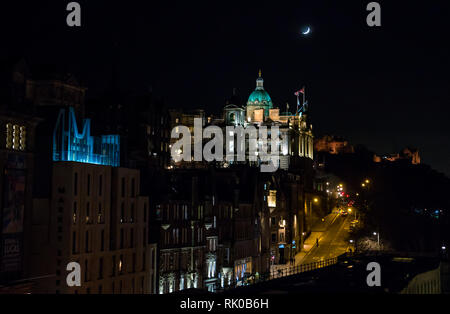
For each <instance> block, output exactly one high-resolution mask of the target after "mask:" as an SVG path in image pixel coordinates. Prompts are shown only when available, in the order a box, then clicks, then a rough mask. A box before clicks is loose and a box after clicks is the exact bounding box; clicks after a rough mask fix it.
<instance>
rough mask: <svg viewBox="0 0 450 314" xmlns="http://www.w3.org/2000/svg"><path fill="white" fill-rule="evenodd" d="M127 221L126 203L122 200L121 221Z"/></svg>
mask: <svg viewBox="0 0 450 314" xmlns="http://www.w3.org/2000/svg"><path fill="white" fill-rule="evenodd" d="M124 222H125V204H124V203H123V202H122V205H121V207H120V223H124Z"/></svg>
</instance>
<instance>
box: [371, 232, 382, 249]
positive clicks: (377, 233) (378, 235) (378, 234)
mask: <svg viewBox="0 0 450 314" xmlns="http://www.w3.org/2000/svg"><path fill="white" fill-rule="evenodd" d="M373 235H376V236H377V242H378V251H380V250H381V247H380V233H379V232H374V233H373Z"/></svg>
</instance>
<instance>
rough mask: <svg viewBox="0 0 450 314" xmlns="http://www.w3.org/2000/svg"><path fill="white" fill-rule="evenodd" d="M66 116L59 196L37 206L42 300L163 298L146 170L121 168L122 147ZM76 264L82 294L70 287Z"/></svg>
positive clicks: (58, 144)
mask: <svg viewBox="0 0 450 314" xmlns="http://www.w3.org/2000/svg"><path fill="white" fill-rule="evenodd" d="M64 113H65V109H62V110H61V112H60V116H59V118H58V120H57V122H56V125H55V129H54V141H53V143H54V146H53V148H54V150H53V158H54V161H53V167H52V170H51V184H50V190H51V193H50V195H49V196H48V197H46V198H35V199H34V200H33V215H32V258H31V260H32V263H31V265H32V266H31V270H30V272H31V274H32V276H33V278H36V280H34V282H35V288H34V292H38V293H113V294H114V293H155V291H156V290H155V289H156V244H149V241H148V240H149V234H148V232H149V231H148V230H149V228H148V225H149V199H148V197H144V196H141V195H140V193H139V191H140V172H139V170H136V169H129V168H123V167H117V166H118V165H119V164H120V160H119V156H118V155H117V152H118V143H117V142H116V141H111V143H106V142H105V141H103V139H104V138H105V137H99V138H95V137H92V136H91V135H90V131H89V120H87V121H85V122H84V128H83V132H81V133H78V131H77V125H76V119H75V114H74V111H73V110H72V109H71V108H70V109H69V110H68V116H67V119H65V117H64ZM66 120H69V122H68V124H65V122H64V121H66ZM66 125H67V126H68V127H67V128H66V127H65V126H66ZM110 137H112V138H116V139H117V137H115V136H114V135H111V136H106V138H110ZM96 145H99V147H96ZM71 262H76V263H78V264H79V266H80V269H81V274H80V275H81V286H69V285H68V284H67V281H66V278H67V276H68V274H69V272H70V271H69V270H67V268H66V267H67V265H68V264H69V263H71Z"/></svg>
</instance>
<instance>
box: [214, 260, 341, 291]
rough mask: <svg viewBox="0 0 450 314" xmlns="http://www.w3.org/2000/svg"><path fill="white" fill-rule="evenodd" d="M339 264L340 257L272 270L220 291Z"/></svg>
mask: <svg viewBox="0 0 450 314" xmlns="http://www.w3.org/2000/svg"><path fill="white" fill-rule="evenodd" d="M337 262H338V257H333V258H328V259H325V260H322V261H317V262H314V263H309V264H300V265H296V266H288V267H285V268H283V269H277V270H271V271H270V272H268V273H264V274H260V276H259V278H254V277H253V276H252V277H253V278H254V279H251V278H249V279H247V280H240V281H239V283H238V282H237V281H236V280H233V281H232V282H231V283H230V284H229V285H227V286H225V287H224V288H221V289H219V290H228V289H233V288H236V287H238V286H247V285H251V284H256V283H260V282H266V281H270V280H274V279H278V278H283V277H288V276H293V275H297V274H301V273H304V272H308V271H312V270H316V269H320V268H324V267H328V266H331V265H334V264H336V263H337Z"/></svg>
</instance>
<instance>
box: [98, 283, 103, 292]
mask: <svg viewBox="0 0 450 314" xmlns="http://www.w3.org/2000/svg"><path fill="white" fill-rule="evenodd" d="M102 290H103V287H102V285H100V286H98V294H102Z"/></svg>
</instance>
